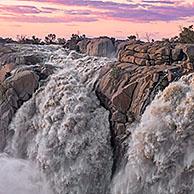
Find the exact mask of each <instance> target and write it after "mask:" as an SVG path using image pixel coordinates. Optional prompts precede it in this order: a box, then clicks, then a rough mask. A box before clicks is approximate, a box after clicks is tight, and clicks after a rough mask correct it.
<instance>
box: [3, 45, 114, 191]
mask: <svg viewBox="0 0 194 194" xmlns="http://www.w3.org/2000/svg"><path fill="white" fill-rule="evenodd" d="M37 49H39V50H40V52H44V55H45V53H47V52H46V51H45V50H44V48H43V47H41V49H40V48H39V47H38V48H37ZM45 49H46V47H45ZM47 49H48V48H47ZM48 55H49V57H48V59H49V60H48V61H46V62H45V63H48V64H50V65H53V66H55V67H57V68H58V70H57V71H56V72H55V73H54V74H53V75H52V76H51V77H50V78H49V80H48V81H47V82H46V83H44V84H43V86H42V87H40V88H39V90H38V91H37V92H36V93H35V94H34V95H33V97H32V98H31V99H30V100H29V101H27V102H26V103H24V104H23V105H22V107H21V108H20V109H19V110H18V111H17V113H16V115H15V117H14V118H13V120H12V122H11V124H10V126H9V130H10V132H12V133H13V134H14V135H13V136H12V137H11V138H10V139H9V140H8V143H7V146H6V148H5V152H6V153H8V154H9V156H11V158H7V159H6V160H7V161H8V166H7V168H8V169H9V163H10V169H9V170H10V171H11V170H12V168H15V166H16V168H24V171H21V179H22V177H24V178H25V176H27V175H26V174H25V173H27V174H28V170H29V169H28V168H30V166H28V164H29V163H31V162H32V163H33V164H34V165H35V166H36V168H38V169H39V171H41V172H43V174H44V176H45V177H46V180H47V182H48V184H49V186H50V188H51V190H52V192H53V193H54V194H98V193H99V194H108V193H109V186H110V182H111V173H112V171H111V170H112V163H113V161H112V160H113V159H112V148H111V143H110V138H111V137H110V127H109V112H108V111H107V110H106V109H104V108H103V107H102V106H101V105H100V102H99V100H98V99H97V97H96V95H95V91H94V84H95V82H96V79H97V77H98V73H99V70H100V68H101V67H102V66H104V65H105V64H107V62H109V61H111V60H110V59H106V58H97V57H89V56H86V55H81V54H78V53H76V52H70V51H67V50H64V49H59V48H56V49H53V48H52V50H49V51H48ZM14 158H17V159H14ZM21 159H22V160H21ZM25 162H26V163H25ZM0 163H1V160H0ZM15 163H17V164H15ZM20 163H21V164H20ZM12 165H13V166H12ZM17 166H19V167H17ZM26 171H27V172H26ZM0 172H1V171H0ZM15 173H17V171H16V172H15ZM34 173H35V172H32V175H33V174H34ZM0 181H1V180H0ZM13 181H14V180H13ZM21 181H22V180H21ZM21 184H22V183H21ZM23 184H24V185H23V186H24V187H27V186H28V184H27V183H26V184H25V182H24V183H23ZM34 189H35V190H34V191H33V192H32V193H36V194H39V193H38V192H37V191H36V187H35V188H34ZM22 192H23V193H25V194H28V193H27V192H25V189H24V191H22ZM22 192H20V193H17V192H16V194H22ZM12 193H15V192H12ZM40 193H41V194H44V192H40ZM2 194H7V193H2ZM8 194H10V193H8ZM29 194H31V193H29ZM47 194H48V193H47Z"/></svg>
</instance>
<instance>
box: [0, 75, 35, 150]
mask: <svg viewBox="0 0 194 194" xmlns="http://www.w3.org/2000/svg"><path fill="white" fill-rule="evenodd" d="M37 88H38V76H37V75H36V74H35V73H33V72H32V71H20V72H18V73H16V74H15V75H14V76H13V77H11V78H10V79H8V80H6V81H5V82H3V83H1V85H0V115H1V120H0V138H1V139H0V150H2V149H3V148H4V146H5V141H6V138H5V137H6V136H7V129H8V125H9V123H10V121H11V119H12V117H13V115H14V114H15V111H16V110H17V109H18V108H19V107H20V106H21V104H22V103H23V102H25V101H27V100H28V99H29V98H30V97H31V96H32V94H33V93H34V91H35V90H36V89H37Z"/></svg>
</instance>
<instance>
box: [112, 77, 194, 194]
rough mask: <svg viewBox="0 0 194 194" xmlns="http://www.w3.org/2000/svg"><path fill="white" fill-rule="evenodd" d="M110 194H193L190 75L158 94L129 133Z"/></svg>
mask: <svg viewBox="0 0 194 194" xmlns="http://www.w3.org/2000/svg"><path fill="white" fill-rule="evenodd" d="M128 146H129V147H128V152H127V158H128V161H127V164H126V165H125V166H123V168H122V169H121V170H120V171H119V173H118V174H117V175H116V176H115V177H114V180H113V183H112V187H111V188H112V189H111V191H112V194H180V193H184V194H192V193H193V192H194V74H190V75H188V76H185V77H182V79H181V80H179V81H177V82H174V83H172V84H170V85H169V86H168V87H167V88H166V89H165V90H164V91H163V92H161V93H160V94H158V95H157V96H156V98H155V99H154V101H153V102H152V103H151V105H150V106H148V107H147V109H146V111H145V112H144V114H143V116H142V118H141V121H140V123H139V124H137V126H136V127H135V129H133V130H132V136H131V139H129V140H128Z"/></svg>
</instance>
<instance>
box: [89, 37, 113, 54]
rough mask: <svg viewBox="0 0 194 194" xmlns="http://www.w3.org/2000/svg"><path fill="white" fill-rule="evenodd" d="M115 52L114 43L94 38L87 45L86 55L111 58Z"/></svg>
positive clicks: (109, 40) (102, 38) (105, 38)
mask: <svg viewBox="0 0 194 194" xmlns="http://www.w3.org/2000/svg"><path fill="white" fill-rule="evenodd" d="M115 52H116V49H115V46H114V42H113V41H112V39H110V38H108V37H100V38H94V39H92V40H91V41H90V42H89V43H88V44H87V52H86V54H88V55H90V56H98V57H113V56H115Z"/></svg>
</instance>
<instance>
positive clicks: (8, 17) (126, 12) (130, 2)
mask: <svg viewBox="0 0 194 194" xmlns="http://www.w3.org/2000/svg"><path fill="white" fill-rule="evenodd" d="M191 24H194V0H0V36H2V37H12V38H15V37H16V36H17V35H26V36H32V35H36V36H39V37H41V38H43V37H44V36H45V35H47V34H48V33H55V34H56V35H57V36H58V37H65V38H68V37H70V36H71V34H72V33H78V34H86V36H88V37H96V36H104V35H106V36H112V37H116V38H126V37H127V36H129V35H132V34H135V35H136V34H138V36H139V38H142V39H144V38H145V37H146V34H147V35H149V36H150V38H153V39H160V38H166V37H172V36H175V35H177V34H178V33H179V31H180V26H189V25H191Z"/></svg>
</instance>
